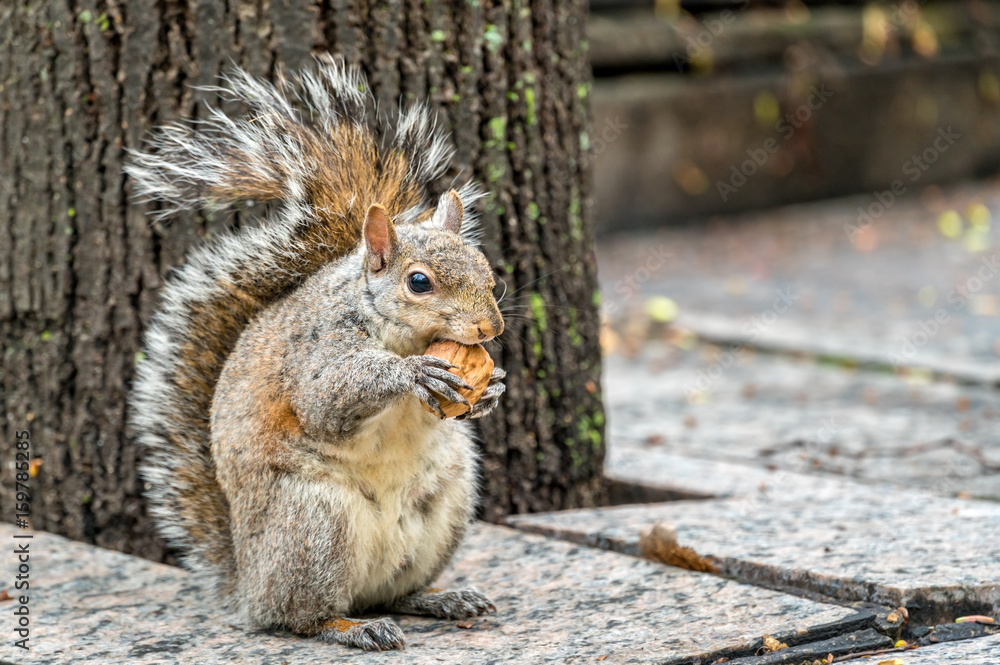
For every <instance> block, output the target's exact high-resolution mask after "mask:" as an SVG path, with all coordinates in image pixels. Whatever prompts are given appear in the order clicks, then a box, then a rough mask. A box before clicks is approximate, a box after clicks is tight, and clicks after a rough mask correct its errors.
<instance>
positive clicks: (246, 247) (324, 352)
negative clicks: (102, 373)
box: [126, 60, 504, 650]
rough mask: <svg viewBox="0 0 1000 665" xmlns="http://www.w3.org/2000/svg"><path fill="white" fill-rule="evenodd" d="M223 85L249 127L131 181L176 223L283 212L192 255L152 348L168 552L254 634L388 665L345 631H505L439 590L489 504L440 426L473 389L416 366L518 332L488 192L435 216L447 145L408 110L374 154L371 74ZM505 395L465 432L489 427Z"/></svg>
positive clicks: (358, 635)
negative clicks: (488, 229)
mask: <svg viewBox="0 0 1000 665" xmlns="http://www.w3.org/2000/svg"><path fill="white" fill-rule="evenodd" d="M226 81H227V87H226V90H227V91H228V93H229V94H231V95H232V96H233V97H234V98H235V99H236V100H239V101H240V102H242V103H243V105H244V106H245V107H246V108H247V109H248V111H247V113H246V114H245V115H243V116H240V117H237V118H233V117H230V116H228V115H226V114H225V113H223V112H222V111H219V110H211V112H210V116H209V118H208V120H207V121H205V122H203V123H201V124H200V125H198V131H195V130H193V129H191V128H189V127H188V126H185V125H170V126H167V127H164V128H161V129H160V130H159V131H158V132H157V133H156V134H154V135H153V138H152V139H151V148H152V150H151V151H150V152H147V153H143V152H135V153H133V154H132V159H131V161H130V163H129V164H128V166H127V167H126V172H127V173H128V175H129V176H130V177H131V179H132V183H133V188H134V193H135V194H137V195H138V196H140V197H144V198H145V199H147V200H153V201H157V202H159V203H160V204H161V213H162V214H169V213H170V212H172V211H174V210H177V209H183V208H193V207H196V206H201V207H207V208H209V209H216V208H220V207H223V206H226V205H228V204H231V203H235V202H238V201H243V200H252V201H254V202H255V203H267V202H271V212H270V213H269V214H268V216H267V218H266V219H264V220H262V222H261V223H260V224H259V225H254V226H245V227H243V228H241V229H240V230H239V231H236V232H229V233H227V234H224V235H223V236H222V237H220V238H218V239H216V240H214V241H213V242H210V243H209V244H207V245H206V246H204V247H202V248H200V249H197V250H196V251H194V252H192V253H191V254H190V255H189V256H188V258H187V260H186V262H185V264H184V266H183V267H181V268H180V269H178V270H177V271H176V273H175V274H174V275H173V276H172V277H171V279H170V280H169V281H168V283H167V284H166V286H165V287H164V289H163V303H162V306H161V309H160V310H159V312H158V313H157V314H156V315H155V317H154V319H153V321H152V323H151V325H150V327H149V329H148V330H147V332H146V338H145V343H146V354H147V356H146V359H145V360H144V361H143V362H142V363H141V364H140V365H139V367H138V370H137V377H136V380H135V384H134V390H133V393H132V398H131V422H132V427H133V429H134V430H135V432H136V433H137V438H138V440H139V442H140V443H141V444H142V445H143V446H145V448H146V454H145V459H144V464H143V467H142V477H143V479H144V480H145V486H146V488H147V489H146V492H147V496H148V498H149V502H150V505H151V511H152V514H153V516H154V519H155V521H156V523H157V525H158V527H159V529H160V531H161V533H162V534H163V536H164V537H165V538H166V540H167V541H168V543H169V544H170V545H171V546H173V547H174V548H176V549H177V550H178V551H179V552H180V554H181V557H182V563H183V564H184V565H185V566H186V567H188V568H190V569H191V570H192V571H194V572H195V573H196V574H197V575H199V576H200V577H201V579H203V580H204V581H205V584H206V585H207V586H208V588H209V591H210V592H211V593H212V594H214V595H216V596H217V597H219V598H220V599H221V601H222V602H223V603H224V605H225V606H226V608H227V609H229V610H230V611H232V612H234V613H236V614H237V615H238V616H239V617H240V618H241V619H242V621H243V623H244V624H245V625H246V626H247V627H249V628H263V629H281V630H290V631H293V632H295V633H298V634H301V635H307V636H316V637H318V638H319V639H322V640H326V641H332V642H339V643H342V644H346V645H349V646H354V647H360V648H363V649H369V650H381V649H394V648H403V646H404V643H405V641H404V637H403V633H402V631H401V629H400V628H399V626H398V625H397V624H396V623H395V622H393V621H392V620H391V619H390V618H388V617H381V618H377V619H366V620H360V619H353V618H350V617H352V616H357V615H358V614H360V613H365V612H370V611H373V610H374V611H379V610H384V611H389V612H396V613H407V614H421V615H429V616H435V617H442V618H462V617H470V616H477V615H481V614H484V613H487V612H491V611H495V607H494V605H493V603H492V602H490V600H489V599H488V598H487V597H486V596H484V595H483V594H482V593H480V592H479V591H477V590H475V589H471V588H469V589H459V590H452V591H441V590H437V589H431V588H428V585H429V584H430V583H431V582H432V581H433V580H434V579H435V578H436V577H437V576H438V574H439V573H440V572H441V571H442V570H443V569H444V567H445V566H446V565H447V563H448V561H449V560H450V559H451V557H452V555H453V553H454V552H455V550H456V548H457V547H458V545H459V544H460V542H461V540H462V538H463V535H464V533H465V531H466V529H467V526H468V524H469V523H470V521H471V520H472V517H473V513H474V510H475V505H476V500H477V490H478V488H477V480H476V452H475V445H474V440H473V431H472V427H471V424H470V423H469V422H468V421H467V420H466V419H465V418H444V417H443V416H444V413H443V412H442V411H441V402H442V399H444V400H448V401H451V402H457V403H464V404H468V402H467V401H466V400H465V398H464V397H463V396H462V395H461V394H459V393H458V392H457V390H458V389H462V388H465V389H467V388H469V386H468V385H467V384H466V383H465V381H464V380H463V379H462V378H461V377H460V376H458V375H456V374H455V373H452V372H449V371H448V370H449V369H452V368H454V367H455V366H454V365H452V364H451V363H449V362H448V361H447V360H444V359H441V358H436V357H434V356H430V355H422V354H423V353H424V351H425V349H427V347H428V345H429V344H431V343H432V342H433V341H435V340H453V341H455V342H459V343H462V344H470V345H471V344H477V343H481V342H484V341H487V340H490V339H492V338H494V337H495V336H497V335H499V334H500V333H501V332H502V331H503V325H504V324H503V318H502V316H501V314H500V311H499V308H498V306H497V302H496V300H495V298H494V295H493V287H494V277H493V272H492V270H491V268H490V265H489V263H488V262H487V260H486V258H485V257H484V256H483V254H482V253H481V252H480V251H479V249H478V248H477V245H476V229H475V225H474V222H475V219H474V213H473V210H472V209H473V207H474V205H475V203H476V201H477V199H478V198H480V197H481V192H480V190H479V189H478V188H477V187H476V186H475V185H474V184H471V183H470V184H468V185H466V186H464V187H462V188H461V189H460V190H458V191H455V190H452V191H450V192H448V193H447V194H445V195H444V196H442V197H441V198H440V200H439V201H438V202H437V203H436V205H434V204H433V203H431V202H429V201H428V199H427V194H426V190H427V187H428V185H430V184H432V183H433V182H435V181H436V180H437V179H439V178H441V176H442V175H443V173H444V171H445V169H446V168H447V167H448V165H449V162H450V159H451V152H450V150H449V148H448V146H447V142H446V140H445V136H444V134H443V133H442V132H441V130H439V129H438V128H437V126H436V124H435V123H434V122H433V121H432V119H431V115H430V113H429V111H428V109H427V108H426V107H425V106H423V105H417V106H414V107H411V108H409V109H408V110H405V111H402V112H400V114H399V115H398V117H397V118H396V121H395V123H394V132H393V133H392V138H391V140H387V141H384V142H382V141H379V140H378V139H377V138H376V134H375V133H374V131H373V129H372V128H371V127H370V126H369V124H368V122H369V119H368V118H366V108H367V106H368V105H369V103H370V101H371V100H370V99H369V95H370V93H367V92H366V90H367V87H366V85H365V81H364V79H363V77H362V75H361V74H360V73H359V72H358V71H357V70H356V69H353V68H348V67H345V66H344V65H343V64H341V63H337V62H333V61H329V60H327V61H318V62H317V66H316V67H315V68H314V69H312V70H307V71H303V72H300V73H297V74H295V75H294V76H292V77H290V78H289V79H288V80H286V81H284V82H282V83H281V84H279V85H277V86H275V85H272V84H270V83H267V82H265V81H261V80H258V79H255V78H254V77H252V76H250V75H248V74H247V73H246V72H243V71H241V70H237V71H235V72H234V73H233V74H231V75H230V76H229V77H227V79H226ZM503 378H504V372H503V371H502V370H500V369H496V370H494V371H493V374H492V375H491V376H490V378H489V384H488V387H487V388H486V391H485V393H484V394H483V396H482V398H480V400H479V401H478V402H476V403H475V405H474V406H473V407H472V409H471V411H469V412H468V414H466V415H467V417H470V418H478V417H481V416H484V415H486V414H487V413H489V412H490V411H491V410H492V409H493V408H494V407H495V406H496V404H497V401H498V399H499V397H500V396H501V394H502V393H503V392H504V384H503V383H502V379H503ZM423 405H427V407H429V409H430V411H433V413H431V412H429V411H428V410H426V409H425V408H424V407H423Z"/></svg>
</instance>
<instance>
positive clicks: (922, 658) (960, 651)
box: [882, 635, 1000, 665]
mask: <svg viewBox="0 0 1000 665" xmlns="http://www.w3.org/2000/svg"><path fill="white" fill-rule="evenodd" d="M892 657H893V658H901V659H902V660H903V664H904V665H945V664H946V663H961V665H996V663H1000V635H992V636H990V637H980V638H976V639H972V640H962V641H960V642H947V643H945V644H939V645H935V646H928V647H921V648H918V649H913V650H912V651H904V652H903V653H899V654H893V655H892ZM889 658H890V657H889V656H888V655H887V656H883V657H882V659H885V660H888V659H889Z"/></svg>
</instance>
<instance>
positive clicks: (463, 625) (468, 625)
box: [455, 621, 476, 628]
mask: <svg viewBox="0 0 1000 665" xmlns="http://www.w3.org/2000/svg"><path fill="white" fill-rule="evenodd" d="M455 625H456V626H458V627H459V628H472V627H473V626H475V625H476V624H475V622H474V621H456V622H455Z"/></svg>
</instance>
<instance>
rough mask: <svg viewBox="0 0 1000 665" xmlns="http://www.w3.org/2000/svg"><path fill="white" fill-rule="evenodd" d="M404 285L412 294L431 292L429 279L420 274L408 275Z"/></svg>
mask: <svg viewBox="0 0 1000 665" xmlns="http://www.w3.org/2000/svg"><path fill="white" fill-rule="evenodd" d="M406 283H407V285H408V286H409V287H410V290H411V291H413V292H414V293H427V292H428V291H430V290H431V278H430V277H428V276H427V275H425V274H424V273H422V272H415V273H413V274H412V275H410V276H409V277H408V278H407V280H406Z"/></svg>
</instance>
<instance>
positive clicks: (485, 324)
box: [476, 320, 503, 341]
mask: <svg viewBox="0 0 1000 665" xmlns="http://www.w3.org/2000/svg"><path fill="white" fill-rule="evenodd" d="M476 330H477V331H478V332H479V340H480V341H482V340H484V339H487V338H490V337H496V336H497V335H499V334H500V333H502V332H503V323H501V324H500V326H499V328H498V327H497V326H496V325H494V324H493V323H492V322H491V321H488V320H483V321H480V322H479V327H478V328H476Z"/></svg>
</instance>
